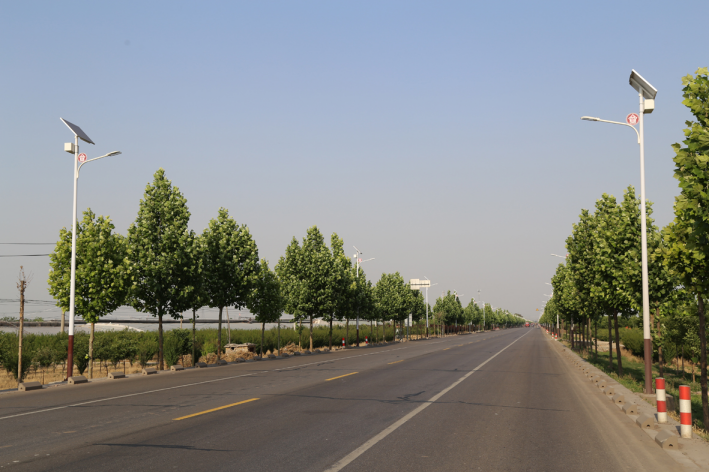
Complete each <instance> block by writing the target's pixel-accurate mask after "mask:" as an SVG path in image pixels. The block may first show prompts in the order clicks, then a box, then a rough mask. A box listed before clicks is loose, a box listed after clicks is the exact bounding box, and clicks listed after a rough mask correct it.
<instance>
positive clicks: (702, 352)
mask: <svg viewBox="0 0 709 473" xmlns="http://www.w3.org/2000/svg"><path fill="white" fill-rule="evenodd" d="M697 296H698V297H697V299H698V302H699V347H700V349H699V366H700V368H699V369H700V370H701V372H700V378H699V383H700V384H701V386H702V411H703V414H704V419H703V420H704V427H705V428H706V427H707V426H709V399H707V333H706V315H705V314H704V299H703V298H702V296H701V295H700V294H698V295H697Z"/></svg>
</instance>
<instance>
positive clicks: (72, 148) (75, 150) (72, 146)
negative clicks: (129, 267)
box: [60, 118, 121, 378]
mask: <svg viewBox="0 0 709 473" xmlns="http://www.w3.org/2000/svg"><path fill="white" fill-rule="evenodd" d="M60 120H61V121H62V122H63V123H64V124H65V125H66V126H67V127H69V129H70V130H71V132H72V133H74V142H73V143H64V151H66V152H67V153H71V154H73V155H74V214H73V215H74V219H73V220H72V227H71V228H72V231H71V290H70V294H71V295H70V299H69V346H68V347H67V348H68V350H67V369H66V376H67V378H70V377H72V376H73V375H74V309H75V303H74V300H75V297H76V196H77V191H78V185H79V170H80V169H81V166H83V165H84V164H86V163H89V162H91V161H96V160H97V159H102V158H107V157H109V156H116V155H119V154H121V152H120V151H111V152H110V153H108V154H104V155H103V156H99V157H98V158H92V159H86V154H84V153H79V140H80V139H81V140H82V141H85V142H86V143H91V144H92V145H95V144H96V143H94V142H93V141H92V140H91V138H89V136H88V135H87V134H86V133H84V130H82V129H81V128H80V127H79V126H78V125H74V124H73V123H71V122H69V121H67V120H64V119H63V118H60Z"/></svg>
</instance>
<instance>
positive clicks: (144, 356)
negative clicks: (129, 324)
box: [136, 332, 164, 368]
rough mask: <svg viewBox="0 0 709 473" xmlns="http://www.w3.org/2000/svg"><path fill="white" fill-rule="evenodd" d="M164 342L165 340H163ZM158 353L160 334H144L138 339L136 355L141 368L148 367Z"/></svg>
mask: <svg viewBox="0 0 709 473" xmlns="http://www.w3.org/2000/svg"><path fill="white" fill-rule="evenodd" d="M163 342H164V340H163ZM157 352H158V334H157V333H156V332H143V333H141V334H140V337H139V338H138V343H137V347H136V355H137V357H138V363H140V367H141V368H145V367H146V366H148V362H149V361H150V360H152V359H153V357H154V356H155V354H156V353H157Z"/></svg>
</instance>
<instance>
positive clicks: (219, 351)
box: [217, 307, 224, 360]
mask: <svg viewBox="0 0 709 473" xmlns="http://www.w3.org/2000/svg"><path fill="white" fill-rule="evenodd" d="M222 309H224V307H220V308H219V327H218V328H217V360H221V359H222Z"/></svg>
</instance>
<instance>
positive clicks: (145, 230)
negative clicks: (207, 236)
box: [127, 169, 193, 319]
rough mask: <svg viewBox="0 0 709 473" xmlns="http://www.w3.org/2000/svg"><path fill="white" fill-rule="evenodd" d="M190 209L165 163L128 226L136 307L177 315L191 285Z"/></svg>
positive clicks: (132, 299) (131, 299)
mask: <svg viewBox="0 0 709 473" xmlns="http://www.w3.org/2000/svg"><path fill="white" fill-rule="evenodd" d="M189 219H190V212H189V210H188V209H187V200H186V199H185V197H184V196H183V195H182V193H180V191H179V189H178V188H176V187H173V186H172V183H171V182H170V181H169V180H168V179H167V178H166V177H165V171H164V170H163V169H160V170H158V171H157V172H156V173H155V176H154V181H153V183H152V185H151V184H149V185H148V186H147V187H146V189H145V195H144V198H143V199H142V200H141V201H140V207H139V210H138V217H137V218H136V220H135V223H133V224H131V226H130V228H129V229H128V239H127V241H128V248H127V250H128V254H127V260H128V270H129V274H130V279H131V283H132V286H131V291H130V297H129V303H130V305H132V306H133V308H134V309H135V310H137V311H139V312H147V313H149V314H152V315H156V316H159V317H162V316H163V315H170V316H171V317H173V318H175V319H178V318H180V317H181V315H180V313H181V312H183V311H185V310H187V309H188V308H189V305H188V303H187V298H186V295H187V291H188V288H189V287H190V282H191V280H190V264H191V261H192V260H191V255H190V248H191V243H192V240H191V238H192V237H193V236H192V235H191V234H190V232H189V230H188V227H187V226H188V223H189Z"/></svg>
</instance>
